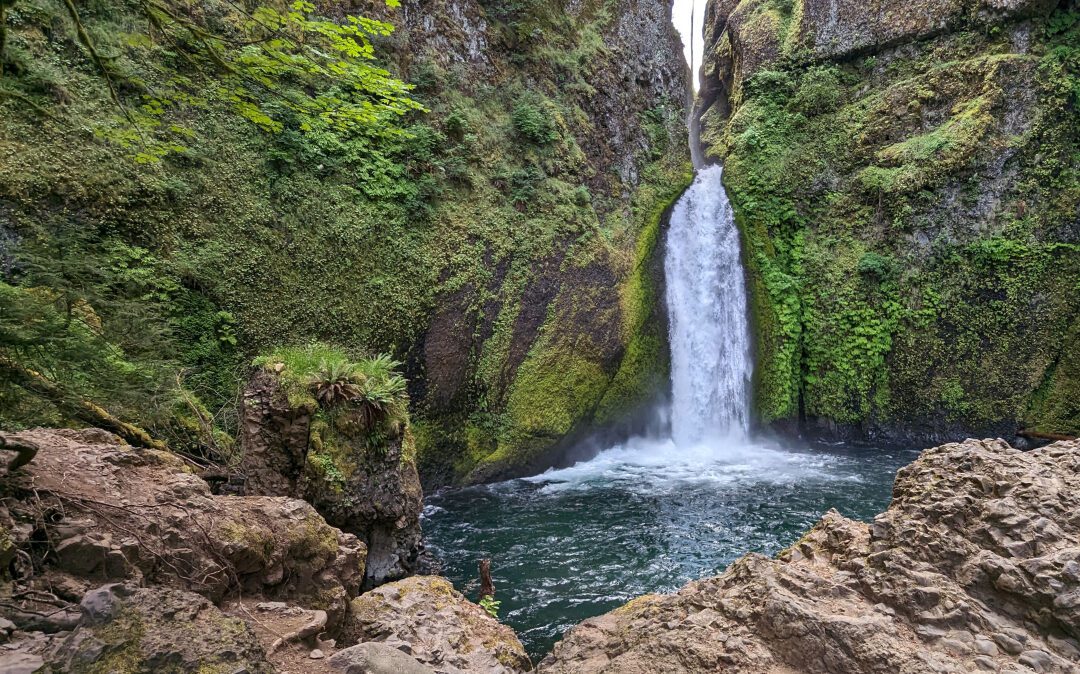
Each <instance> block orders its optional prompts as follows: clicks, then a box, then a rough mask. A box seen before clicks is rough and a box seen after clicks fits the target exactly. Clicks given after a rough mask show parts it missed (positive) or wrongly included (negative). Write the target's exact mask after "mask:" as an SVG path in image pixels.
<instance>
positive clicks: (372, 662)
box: [330, 641, 435, 674]
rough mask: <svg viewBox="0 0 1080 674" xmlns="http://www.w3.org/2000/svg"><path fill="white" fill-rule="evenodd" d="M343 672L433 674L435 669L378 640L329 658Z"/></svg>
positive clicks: (347, 649) (358, 645) (363, 673)
mask: <svg viewBox="0 0 1080 674" xmlns="http://www.w3.org/2000/svg"><path fill="white" fill-rule="evenodd" d="M330 664H331V665H332V666H333V667H335V668H336V669H339V670H341V671H343V672H345V674H433V673H434V671H435V670H433V669H432V668H431V667H428V666H427V665H423V664H420V662H419V661H418V660H417V659H416V658H414V657H412V656H411V655H408V654H406V653H404V652H402V651H399V650H398V649H396V648H394V647H393V646H388V645H386V644H383V643H379V642H378V641H369V642H367V643H363V644H357V645H355V646H350V647H349V648H346V649H344V650H342V651H339V652H338V653H335V654H334V656H333V657H332V658H330Z"/></svg>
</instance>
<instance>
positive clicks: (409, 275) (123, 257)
mask: <svg viewBox="0 0 1080 674" xmlns="http://www.w3.org/2000/svg"><path fill="white" fill-rule="evenodd" d="M64 7H65V5H64V3H62V2H59V1H58V0H19V2H17V3H15V4H14V5H13V6H11V7H10V8H9V9H7V12H6V26H7V49H6V54H7V56H6V59H5V61H6V63H5V70H4V76H3V78H2V79H0V109H2V114H0V242H2V246H3V247H2V251H0V252H2V255H3V273H4V279H3V280H4V283H3V285H2V286H0V291H2V293H3V295H2V296H0V300H2V301H3V306H4V308H5V310H6V311H5V313H4V317H3V318H2V319H0V320H2V321H3V322H4V323H3V340H2V341H3V344H2V347H3V357H4V358H5V361H4V362H5V363H8V364H15V365H17V366H19V367H24V368H29V369H30V370H33V371H34V372H36V373H38V374H41V375H42V376H44V377H45V378H46V379H47V380H48V381H50V382H53V383H58V384H59V385H60V386H61V387H62V389H63V393H64V395H65V397H66V398H67V399H69V400H72V399H77V400H86V401H92V402H93V403H95V404H97V405H100V406H102V407H104V408H106V409H107V410H108V411H109V412H111V413H112V414H114V415H116V416H119V417H121V418H123V419H126V420H128V421H134V422H137V423H139V424H141V425H144V426H146V427H147V428H148V429H150V430H151V431H152V432H153V433H155V434H156V435H158V436H161V437H165V438H166V439H168V440H169V441H170V443H171V445H173V446H174V447H176V448H181V449H188V450H190V451H193V452H202V451H204V450H205V447H206V446H207V445H213V446H215V447H219V448H224V449H222V451H227V445H228V444H229V436H231V435H234V434H235V422H234V421H230V419H235V409H236V404H237V392H238V391H239V382H240V381H241V380H242V379H243V376H244V371H245V369H246V368H247V367H248V366H249V364H250V361H251V358H252V357H253V356H255V355H256V354H258V353H260V352H266V351H267V350H268V349H270V348H272V347H274V346H278V345H284V344H295V343H305V342H308V341H310V340H321V341H324V342H330V343H336V344H339V345H341V346H342V347H345V348H346V349H348V350H350V351H351V352H353V353H356V354H358V355H362V354H364V353H379V352H389V353H392V354H394V355H395V356H396V357H397V358H399V359H401V360H403V361H405V367H406V370H407V374H408V376H409V378H410V380H411V382H412V391H411V393H412V397H413V407H414V430H415V432H416V437H417V442H418V450H419V460H420V463H421V467H422V470H423V472H424V476H425V478H426V480H427V481H428V482H429V483H444V482H447V481H452V480H480V479H487V478H490V477H494V476H497V475H501V474H506V473H507V472H508V471H515V470H522V469H523V468H522V467H523V466H524V465H526V464H527V463H529V462H530V461H534V460H538V457H542V456H543V455H544V454H545V452H547V451H548V450H549V449H550V448H551V447H553V446H554V445H557V444H558V443H559V442H560V441H561V440H562V439H563V438H564V437H566V436H567V435H569V434H571V433H572V432H575V431H578V430H580V429H582V428H584V427H586V426H588V425H590V424H593V423H598V424H604V423H615V422H618V421H620V420H621V419H622V418H623V417H624V416H625V414H626V413H627V411H629V410H633V409H634V408H635V407H636V406H637V405H640V404H642V403H644V402H645V401H646V400H647V399H648V398H649V396H651V395H654V394H655V392H656V391H657V390H659V389H662V385H663V382H664V381H665V368H666V365H665V359H666V349H665V347H664V335H663V329H662V327H661V325H662V323H661V322H660V321H659V320H655V319H657V316H656V315H655V314H654V312H656V311H657V309H656V306H657V302H656V292H655V289H654V284H653V279H654V272H655V268H654V266H653V265H652V264H651V263H650V262H651V260H652V254H653V251H654V248H655V242H656V236H657V233H658V230H659V214H660V212H661V211H662V210H663V208H664V206H665V205H666V204H667V203H668V202H670V201H671V200H672V199H673V198H674V196H675V195H676V194H677V193H678V191H679V190H680V188H681V187H682V186H683V185H684V184H685V182H686V180H687V175H686V174H687V172H688V166H687V164H688V159H687V154H686V151H685V136H684V124H683V119H684V113H683V108H684V100H685V96H686V93H685V92H686V73H685V70H686V68H685V64H684V62H683V61H682V58H681V50H680V48H679V44H678V39H677V37H676V36H675V34H674V31H673V29H672V27H671V25H670V21H669V8H668V7H667V5H666V4H665V3H663V2H660V1H659V0H647V1H644V2H633V3H631V2H627V1H611V2H586V3H576V2H575V3H569V2H568V3H565V4H564V3H555V4H552V3H548V2H539V1H513V2H510V1H507V2H495V1H485V2H475V1H472V0H447V1H440V2H436V3H426V4H424V5H423V6H421V4H420V3H417V2H406V3H405V4H404V5H403V6H402V7H400V8H398V9H396V10H388V9H385V8H382V9H380V8H378V7H369V6H362V7H358V8H353V7H352V6H341V5H334V6H327V7H324V8H320V9H317V10H316V11H321V12H323V13H328V14H331V15H335V14H336V15H337V16H336V17H333V16H332V18H337V19H340V20H342V21H347V20H348V15H350V14H351V13H353V12H356V13H359V14H372V13H378V14H380V15H381V16H382V18H385V19H386V20H388V21H391V22H393V23H395V24H397V25H398V30H397V31H396V32H395V33H394V34H392V35H391V36H388V37H386V38H383V39H381V40H378V41H377V42H376V44H375V47H376V53H377V54H379V55H381V56H382V57H383V58H384V60H385V61H386V62H387V64H388V67H389V68H390V70H391V71H392V72H394V74H396V75H399V76H400V77H402V78H404V79H406V80H408V81H410V82H413V83H414V84H415V85H416V89H415V90H414V91H413V92H412V95H413V97H414V98H415V99H416V100H418V101H420V102H421V103H423V104H424V105H425V106H427V108H428V109H429V110H430V111H429V112H427V113H411V114H410V115H409V116H408V117H406V118H405V119H404V120H403V122H402V125H403V126H404V127H405V130H406V131H407V134H406V135H403V136H389V137H387V136H385V135H380V134H373V133H364V132H356V133H335V132H331V131H325V130H323V131H319V130H316V131H308V132H304V131H303V130H302V129H301V128H299V127H298V126H297V127H294V126H290V125H288V124H286V125H285V128H284V129H283V130H281V131H279V132H277V133H267V132H265V131H263V130H260V129H259V128H258V127H257V126H256V125H254V124H251V123H250V122H249V121H247V120H245V119H243V118H241V117H239V116H237V115H235V114H233V113H232V112H231V111H230V110H229V109H228V106H227V105H225V104H224V103H222V102H221V101H213V100H211V101H210V102H208V103H205V102H204V105H203V107H202V108H199V109H188V110H184V111H173V110H172V109H171V108H169V109H162V110H157V109H154V108H153V105H154V104H153V103H152V102H148V99H147V95H148V93H147V92H151V93H152V92H153V91H154V87H155V86H159V85H162V84H163V83H165V82H166V81H168V80H169V78H171V77H174V76H176V75H177V74H179V75H184V74H185V72H187V71H185V68H190V67H191V66H190V65H188V64H186V62H184V61H183V60H182V59H180V58H179V57H178V56H177V55H176V53H175V52H174V51H173V50H171V49H170V48H169V45H168V44H166V43H164V42H162V43H161V44H157V43H154V42H153V41H152V40H151V42H150V43H147V41H146V40H145V39H144V38H142V37H139V36H141V35H145V34H147V32H146V26H145V25H143V23H141V22H145V17H143V16H142V15H141V14H140V13H139V12H138V11H136V9H135V6H134V5H129V4H127V3H124V2H113V1H112V0H105V1H103V2H97V3H92V4H88V5H86V6H80V11H81V14H82V22H83V24H84V25H85V28H86V31H87V32H88V34H89V35H91V36H92V37H93V40H94V41H95V43H96V45H97V48H98V51H99V52H100V53H101V54H104V55H105V58H107V59H108V63H109V64H110V65H109V68H110V69H112V70H113V72H115V73H118V74H122V75H123V77H122V78H121V77H118V81H121V82H122V83H123V86H121V87H120V91H119V95H120V97H121V100H123V101H124V102H125V104H126V105H127V106H128V107H129V108H130V109H133V110H137V109H141V108H139V106H140V105H150V106H151V108H150V110H149V112H148V114H154V115H159V116H160V118H161V119H162V120H163V122H164V123H165V124H175V125H178V126H179V127H181V128H187V129H189V130H190V131H193V132H194V133H193V134H192V135H191V137H190V138H183V139H182V140H183V143H182V145H183V146H184V147H183V148H178V149H174V151H172V152H171V153H170V154H168V155H167V156H166V157H165V158H164V159H162V160H160V161H156V162H153V161H152V162H149V163H140V162H138V161H134V160H133V157H132V155H133V154H135V152H134V151H133V150H130V149H123V148H120V147H118V146H117V145H116V144H115V143H109V142H106V141H104V140H102V139H101V138H100V136H101V135H102V134H101V131H102V130H103V129H104V130H106V131H107V130H108V129H109V128H110V125H113V124H114V121H115V120H116V119H117V118H118V117H119V113H118V110H117V108H116V106H115V105H114V104H113V103H112V102H111V101H110V98H109V93H108V89H107V87H106V86H105V82H104V81H103V80H102V78H101V77H100V75H99V74H98V72H97V70H95V66H94V64H93V62H92V61H91V60H90V59H89V58H87V55H86V50H85V49H84V48H83V47H82V46H81V45H80V43H79V41H78V40H77V38H76V36H77V35H78V32H77V30H76V27H75V26H73V25H71V20H70V17H69V15H68V13H67V12H66V11H65V9H64ZM224 8H225V5H223V4H221V5H219V4H218V3H216V2H215V1H214V0H207V2H204V3H201V4H200V5H199V6H198V7H194V6H193V7H192V8H189V10H190V11H197V12H203V13H205V15H206V16H209V17H211V18H213V17H215V16H216V13H217V12H219V11H220V12H224ZM149 35H150V36H151V37H152V38H153V37H154V33H153V31H150V32H149ZM136 144H137V143H136ZM143 159H145V157H144V158H143ZM2 379H3V381H2V386H0V416H2V417H3V420H4V423H5V425H8V426H12V427H19V426H29V425H35V424H46V425H65V424H69V423H72V420H73V419H72V417H73V414H72V411H71V408H70V406H69V405H68V404H66V403H65V404H61V405H59V406H57V405H55V404H54V403H55V399H53V400H49V399H48V398H49V396H42V395H40V394H41V390H34V387H33V386H28V385H27V381H25V380H23V381H18V377H16V376H14V375H12V371H10V370H9V371H6V374H5V375H4V377H3V378H2ZM208 421H212V422H213V423H212V424H208V423H207V422H208Z"/></svg>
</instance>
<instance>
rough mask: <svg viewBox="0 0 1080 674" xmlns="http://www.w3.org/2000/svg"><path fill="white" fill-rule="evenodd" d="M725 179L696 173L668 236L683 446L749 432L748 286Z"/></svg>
mask: <svg viewBox="0 0 1080 674" xmlns="http://www.w3.org/2000/svg"><path fill="white" fill-rule="evenodd" d="M722 175H723V168H722V167H720V166H709V167H706V168H703V169H701V171H699V172H698V174H697V177H696V179H695V180H694V183H693V185H691V186H690V188H689V189H688V190H687V191H686V192H685V193H684V194H683V195H682V197H681V198H680V199H679V201H678V202H677V203H676V204H675V208H674V209H673V210H672V213H671V223H670V227H669V229H668V234H667V254H666V259H665V264H664V270H665V277H666V282H667V304H668V320H669V323H670V328H669V330H670V333H669V338H670V342H671V392H672V399H671V431H672V439H673V440H674V441H675V444H676V445H677V446H679V447H689V446H693V445H698V444H701V443H703V442H708V441H710V440H715V439H735V440H741V439H745V438H746V437H747V435H748V433H749V426H750V405H749V397H750V374H751V369H752V360H751V355H750V331H749V326H748V325H747V318H746V316H747V304H746V281H745V278H744V276H743V267H742V260H741V259H740V253H739V232H738V229H737V228H736V227H735V218H734V215H733V213H732V210H731V204H730V203H728V199H727V195H726V194H725V192H724V186H723V184H722V182H721V177H722Z"/></svg>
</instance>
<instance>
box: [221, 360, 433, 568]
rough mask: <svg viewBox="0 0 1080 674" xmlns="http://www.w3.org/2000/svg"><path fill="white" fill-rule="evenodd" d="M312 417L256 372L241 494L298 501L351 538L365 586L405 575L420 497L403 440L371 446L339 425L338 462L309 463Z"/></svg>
mask: <svg viewBox="0 0 1080 674" xmlns="http://www.w3.org/2000/svg"><path fill="white" fill-rule="evenodd" d="M314 413H315V410H314V409H313V408H309V407H307V406H304V405H299V406H297V405H293V404H290V402H289V400H288V398H287V396H286V395H285V392H284V391H283V390H282V387H281V382H280V380H279V378H278V376H277V375H276V374H275V373H274V372H273V371H272V370H259V371H258V372H256V373H255V375H254V376H253V377H252V380H251V382H250V384H249V386H248V389H247V391H246V393H245V396H244V410H243V419H242V424H243V436H242V438H241V448H242V450H243V453H244V459H243V461H244V464H243V465H244V471H245V473H246V474H247V476H248V483H247V493H248V494H265V495H271V494H273V495H279V494H288V495H290V496H294V497H296V498H303V499H305V500H306V501H308V502H310V503H311V504H313V505H314V506H315V509H316V510H318V512H319V513H320V514H321V515H322V516H323V517H325V518H326V520H327V522H329V523H330V524H332V525H333V526H336V527H340V528H341V529H343V530H345V531H348V532H349V533H351V534H355V535H356V536H358V537H359V538H360V539H361V540H362V541H363V542H364V543H365V545H366V546H367V557H366V564H365V566H364V567H363V568H364V585H365V587H373V586H375V585H378V584H380V583H383V582H386V581H388V580H394V579H397V578H402V577H404V576H406V575H408V574H409V573H412V572H413V570H414V569H415V568H416V562H417V557H418V556H419V553H420V538H421V533H420V511H421V510H422V509H423V493H422V490H421V488H420V477H419V475H418V474H417V472H416V464H415V462H414V461H413V460H412V458H411V457H409V456H406V443H407V441H408V439H409V436H407V435H399V436H397V437H387V438H386V439H385V441H384V442H382V443H380V446H379V447H378V448H372V447H369V446H368V445H367V444H366V442H365V441H364V439H363V438H361V437H359V436H357V437H355V438H353V437H351V436H350V432H349V430H348V428H347V427H346V426H345V425H344V424H341V426H342V428H341V429H338V430H337V433H336V436H335V437H336V440H337V442H338V444H339V447H337V452H338V454H339V456H331V454H329V453H324V454H323V455H321V456H320V458H319V459H316V457H315V455H314V449H313V445H314V444H315V443H316V442H317V440H316V439H315V436H314V435H313V430H312V420H313V415H314ZM319 460H321V461H331V462H332V463H333V465H334V471H335V473H334V474H328V473H327V471H326V470H325V468H323V467H322V465H323V464H319V463H318V461H319ZM339 463H340V464H341V465H340V466H339V465H338V464H339Z"/></svg>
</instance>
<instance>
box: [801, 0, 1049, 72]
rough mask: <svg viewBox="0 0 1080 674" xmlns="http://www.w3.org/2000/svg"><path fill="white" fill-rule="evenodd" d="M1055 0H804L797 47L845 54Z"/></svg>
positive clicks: (1029, 10) (1028, 11) (1040, 8)
mask: <svg viewBox="0 0 1080 674" xmlns="http://www.w3.org/2000/svg"><path fill="white" fill-rule="evenodd" d="M973 4H974V8H973V7H972V5H973ZM1056 4H1057V1H1056V0H980V1H979V2H977V3H971V2H962V1H961V0H916V1H915V2H912V1H911V0H872V1H871V2H866V1H865V0H804V2H803V3H802V15H801V17H800V23H799V27H798V30H799V46H800V47H801V48H803V49H806V50H808V51H809V52H811V53H812V54H813V55H814V56H817V57H823V58H844V57H847V56H851V55H852V54H856V53H859V52H861V51H865V50H867V49H880V48H883V47H888V46H891V45H894V44H898V43H901V42H910V41H912V40H918V39H922V38H925V37H930V36H932V35H936V34H938V33H941V32H944V31H946V30H949V29H953V28H957V27H958V26H960V25H962V24H964V23H965V22H971V23H983V22H990V21H1000V20H1004V19H1016V18H1022V17H1026V16H1033V15H1036V14H1043V13H1046V12H1049V11H1050V10H1052V9H1053V8H1054V6H1055V5H1056Z"/></svg>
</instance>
